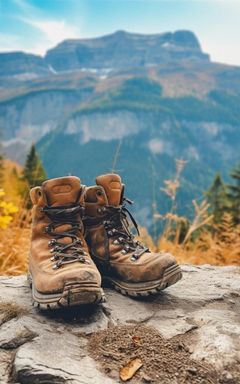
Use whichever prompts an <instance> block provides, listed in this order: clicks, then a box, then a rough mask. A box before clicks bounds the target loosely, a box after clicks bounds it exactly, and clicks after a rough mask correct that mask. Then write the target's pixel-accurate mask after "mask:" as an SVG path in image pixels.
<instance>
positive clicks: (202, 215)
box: [0, 160, 240, 275]
mask: <svg viewBox="0 0 240 384" xmlns="http://www.w3.org/2000/svg"><path fill="white" fill-rule="evenodd" d="M176 165H177V172H176V176H175V178H174V180H167V181H166V182H165V186H164V188H162V189H161V191H162V192H164V193H165V194H166V195H167V197H168V198H170V199H171V202H172V207H171V209H170V211H169V212H168V213H167V214H165V215H161V214H159V213H158V212H156V210H155V215H154V220H162V221H163V222H164V231H163V233H162V234H161V236H160V237H159V238H157V239H156V238H154V239H153V237H152V236H151V235H150V234H149V233H148V231H147V229H146V228H140V238H141V240H142V241H143V243H145V244H146V245H147V246H148V247H149V248H150V249H152V250H153V251H159V250H162V251H166V252H170V253H172V254H173V255H174V256H175V257H176V258H177V260H178V262H180V263H191V264H206V263H207V264H213V265H240V226H234V225H233V221H232V217H231V215H230V214H227V213H226V214H225V215H224V217H223V219H222V222H221V223H219V225H215V224H214V223H213V220H212V216H211V215H209V213H208V208H209V206H208V204H207V203H206V202H205V201H203V202H202V203H201V204H197V202H196V201H193V205H194V209H195V217H194V219H193V220H192V222H191V223H188V220H187V218H185V217H181V216H178V214H177V207H176V196H177V191H178V188H179V186H180V176H181V172H182V170H183V168H184V166H185V162H184V161H182V160H177V163H176ZM12 166H14V164H13V165H12ZM8 174H9V175H10V176H9V177H10V178H8V181H7V182H5V187H6V188H7V190H6V192H7V193H6V196H7V199H8V201H9V200H10V197H12V201H14V202H15V204H17V206H18V207H19V211H18V212H17V213H16V214H15V215H14V218H13V221H12V222H11V223H10V225H9V226H8V227H7V228H6V229H1V230H0V275H19V274H23V273H26V272H27V265H28V252H29V246H30V233H31V226H30V223H31V212H30V211H29V210H26V209H25V208H24V206H25V202H24V201H23V199H21V198H20V197H19V196H18V195H17V194H16V193H15V192H14V193H13V192H12V194H8V188H9V187H10V186H11V178H12V177H13V184H14V188H15V187H16V188H17V186H16V178H15V176H14V175H13V173H12V172H8ZM187 225H188V226H187ZM183 226H187V230H186V231H185V234H184V237H183V238H182V228H183Z"/></svg>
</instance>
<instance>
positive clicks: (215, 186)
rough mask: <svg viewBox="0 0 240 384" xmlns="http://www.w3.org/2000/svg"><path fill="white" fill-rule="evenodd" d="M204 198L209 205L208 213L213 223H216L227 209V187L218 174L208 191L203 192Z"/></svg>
mask: <svg viewBox="0 0 240 384" xmlns="http://www.w3.org/2000/svg"><path fill="white" fill-rule="evenodd" d="M205 196H206V198H207V201H208V203H209V205H210V212H211V214H212V215H213V216H214V221H215V222H216V223H218V222H219V221H220V220H221V218H222V216H223V214H224V212H226V211H227V210H228V207H229V201H228V196H227V187H226V185H225V184H224V182H223V180H222V178H221V175H220V173H217V174H216V175H215V178H214V180H213V183H212V185H211V186H210V188H209V190H208V191H207V192H205Z"/></svg>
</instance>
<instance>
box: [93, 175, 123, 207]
mask: <svg viewBox="0 0 240 384" xmlns="http://www.w3.org/2000/svg"><path fill="white" fill-rule="evenodd" d="M96 184H97V185H101V186H102V187H103V188H104V190H105V193H106V196H107V199H108V204H109V205H113V206H118V205H120V203H121V196H122V189H123V185H122V181H121V177H120V176H119V175H117V174H115V173H109V174H107V175H101V176H98V177H97V178H96Z"/></svg>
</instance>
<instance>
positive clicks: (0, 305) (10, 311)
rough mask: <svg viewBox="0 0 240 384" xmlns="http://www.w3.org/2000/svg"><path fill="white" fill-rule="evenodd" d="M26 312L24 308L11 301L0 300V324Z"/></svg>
mask: <svg viewBox="0 0 240 384" xmlns="http://www.w3.org/2000/svg"><path fill="white" fill-rule="evenodd" d="M26 313H28V310H27V309H26V308H23V307H20V306H19V305H18V304H16V303H12V302H0V325H2V324H3V323H6V322H7V321H9V320H11V319H14V318H16V317H19V316H23V315H25V314H26Z"/></svg>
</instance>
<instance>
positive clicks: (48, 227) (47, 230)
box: [43, 225, 51, 233]
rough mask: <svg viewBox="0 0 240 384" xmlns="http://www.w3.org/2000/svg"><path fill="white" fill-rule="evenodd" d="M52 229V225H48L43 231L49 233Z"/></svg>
mask: <svg viewBox="0 0 240 384" xmlns="http://www.w3.org/2000/svg"><path fill="white" fill-rule="evenodd" d="M50 230H51V227H50V225H47V226H46V227H45V228H44V230H43V232H44V233H49V232H50Z"/></svg>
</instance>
